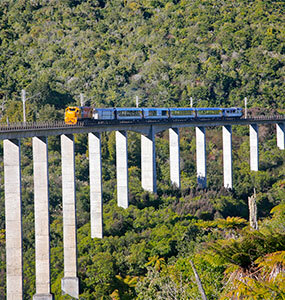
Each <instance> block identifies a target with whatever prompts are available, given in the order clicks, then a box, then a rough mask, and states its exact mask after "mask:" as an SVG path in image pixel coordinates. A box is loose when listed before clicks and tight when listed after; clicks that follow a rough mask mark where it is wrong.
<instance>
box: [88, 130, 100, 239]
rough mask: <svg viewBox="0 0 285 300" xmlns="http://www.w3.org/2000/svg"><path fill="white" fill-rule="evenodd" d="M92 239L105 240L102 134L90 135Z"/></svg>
mask: <svg viewBox="0 0 285 300" xmlns="http://www.w3.org/2000/svg"><path fill="white" fill-rule="evenodd" d="M88 138H89V176H90V219H91V238H100V239H102V238H103V199H102V162H101V134H100V133H91V132H90V133H89V134H88Z"/></svg>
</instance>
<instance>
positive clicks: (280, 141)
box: [276, 123, 285, 150]
mask: <svg viewBox="0 0 285 300" xmlns="http://www.w3.org/2000/svg"><path fill="white" fill-rule="evenodd" d="M276 131H277V147H278V148H279V149H281V150H284V149H285V124H284V123H277V124H276Z"/></svg>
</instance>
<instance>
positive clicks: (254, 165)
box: [249, 124, 259, 171]
mask: <svg viewBox="0 0 285 300" xmlns="http://www.w3.org/2000/svg"><path fill="white" fill-rule="evenodd" d="M249 136H250V140H249V141H250V170H251V171H258V161H259V151H258V125H257V124H251V125H249Z"/></svg>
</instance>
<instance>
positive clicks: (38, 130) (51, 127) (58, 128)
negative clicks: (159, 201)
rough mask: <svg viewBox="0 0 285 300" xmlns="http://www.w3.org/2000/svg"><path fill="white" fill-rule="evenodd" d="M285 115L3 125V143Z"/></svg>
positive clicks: (269, 120)
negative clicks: (12, 140)
mask: <svg viewBox="0 0 285 300" xmlns="http://www.w3.org/2000/svg"><path fill="white" fill-rule="evenodd" d="M284 122H285V116H283V115H278V116H270V117H267V116H259V117H254V118H246V119H245V118H241V119H203V120H201V119H187V120H185V119H152V120H102V121H99V122H98V123H92V124H88V125H86V124H83V123H82V124H76V125H68V124H65V123H64V122H63V121H55V122H37V123H36V122H35V123H26V124H24V123H11V124H9V125H7V124H4V125H0V140H3V139H17V138H25V137H33V136H50V135H61V134H74V133H88V132H104V131H114V130H129V131H135V132H138V133H142V134H148V132H149V130H150V127H151V126H153V127H155V132H160V131H164V130H167V129H169V128H184V127H197V126H204V127H211V126H224V125H250V124H275V123H284Z"/></svg>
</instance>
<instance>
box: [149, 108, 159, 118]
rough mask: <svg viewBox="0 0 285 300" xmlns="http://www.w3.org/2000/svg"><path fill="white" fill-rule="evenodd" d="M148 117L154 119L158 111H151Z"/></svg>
mask: <svg viewBox="0 0 285 300" xmlns="http://www.w3.org/2000/svg"><path fill="white" fill-rule="evenodd" d="M148 115H149V116H152V117H154V116H157V110H149V111H148Z"/></svg>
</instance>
